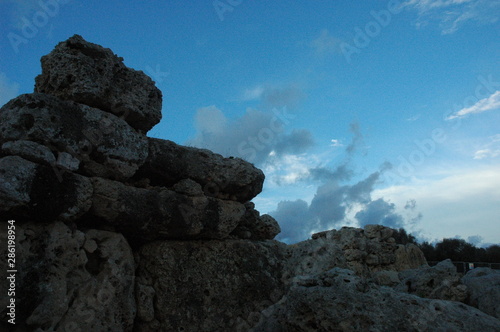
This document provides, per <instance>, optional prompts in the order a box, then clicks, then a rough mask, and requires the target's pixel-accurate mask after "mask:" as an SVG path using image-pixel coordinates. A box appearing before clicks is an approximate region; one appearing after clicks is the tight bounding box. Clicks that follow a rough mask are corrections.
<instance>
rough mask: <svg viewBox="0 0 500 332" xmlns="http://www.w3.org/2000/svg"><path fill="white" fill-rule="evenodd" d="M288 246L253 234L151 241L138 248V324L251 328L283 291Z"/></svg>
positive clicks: (194, 328)
mask: <svg viewBox="0 0 500 332" xmlns="http://www.w3.org/2000/svg"><path fill="white" fill-rule="evenodd" d="M284 246H285V245H284V244H283V243H280V242H276V241H262V242H260V241H259V242H256V241H247V240H225V241H218V240H212V241H182V242H181V241H162V242H154V243H150V244H147V245H145V246H144V247H142V248H141V249H140V251H139V254H138V256H139V268H138V270H137V271H138V274H137V277H136V280H137V286H136V289H137V290H138V291H141V294H140V295H138V296H137V297H139V298H142V300H141V301H139V302H138V312H141V315H139V316H138V321H137V323H136V328H138V329H137V330H138V331H155V330H161V331H248V329H249V328H250V327H251V326H253V325H254V324H255V323H256V322H257V320H258V319H259V312H260V311H262V310H263V309H265V308H267V307H269V306H270V305H271V304H273V303H275V302H277V301H278V300H279V299H280V298H281V297H282V295H283V291H284V288H283V284H282V282H281V274H282V268H283V250H284ZM151 288H153V289H154V295H153V292H152V291H151ZM143 306H147V308H144V307H143ZM151 306H153V307H151ZM153 313H154V319H152V315H153Z"/></svg>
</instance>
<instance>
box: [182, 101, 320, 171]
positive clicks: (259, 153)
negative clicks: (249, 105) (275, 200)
mask: <svg viewBox="0 0 500 332" xmlns="http://www.w3.org/2000/svg"><path fill="white" fill-rule="evenodd" d="M292 118H293V115H291V114H289V113H288V112H287V110H286V108H282V109H280V110H278V109H273V110H272V111H259V110H255V109H247V111H246V112H245V113H244V114H243V115H242V116H241V117H240V118H238V119H235V120H229V119H228V118H227V117H226V116H225V115H224V113H223V112H222V111H221V110H219V109H217V108H216V107H215V106H209V107H203V108H200V109H199V110H198V111H197V113H196V116H195V124H196V135H195V137H194V138H192V139H190V140H189V141H188V142H187V143H186V144H187V145H191V146H196V147H200V148H206V149H210V150H212V151H214V152H217V153H220V154H222V155H223V156H226V157H228V156H233V157H240V158H242V159H245V160H247V161H249V162H252V163H254V164H259V165H262V164H264V162H265V161H266V160H267V159H268V158H270V157H274V161H276V158H278V159H279V158H281V157H283V156H285V155H289V154H292V155H293V154H301V153H304V152H305V151H307V149H309V148H310V147H311V146H313V144H314V141H313V137H312V134H311V133H310V132H309V131H308V130H305V129H294V130H292V131H291V132H287V131H286V130H285V126H286V125H288V124H289V123H290V121H291V119H292Z"/></svg>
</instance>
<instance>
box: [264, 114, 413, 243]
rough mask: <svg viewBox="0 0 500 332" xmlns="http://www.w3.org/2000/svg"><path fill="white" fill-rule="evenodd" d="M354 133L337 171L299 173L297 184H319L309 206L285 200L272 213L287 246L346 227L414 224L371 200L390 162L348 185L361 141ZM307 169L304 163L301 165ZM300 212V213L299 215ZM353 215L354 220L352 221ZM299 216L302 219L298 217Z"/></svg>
mask: <svg viewBox="0 0 500 332" xmlns="http://www.w3.org/2000/svg"><path fill="white" fill-rule="evenodd" d="M351 131H352V133H353V137H352V140H351V142H350V144H349V145H348V146H347V147H346V148H345V152H346V160H345V161H344V162H342V163H340V165H339V166H337V167H336V168H335V169H329V168H327V167H324V166H317V167H311V168H309V169H307V168H305V167H302V168H301V169H300V172H296V173H295V174H296V176H295V177H294V178H293V180H294V181H304V182H306V181H308V182H309V183H310V182H311V181H318V182H319V185H318V187H317V188H316V193H315V194H314V197H313V198H312V199H311V202H310V203H309V204H308V203H307V202H306V201H303V200H297V201H290V200H285V201H282V202H280V203H279V204H278V206H277V209H276V210H274V211H271V212H269V214H270V215H272V216H273V217H274V218H276V220H277V221H278V222H279V223H280V225H281V229H282V234H280V235H278V239H279V240H281V241H284V242H287V243H292V242H297V241H300V240H304V239H306V238H307V237H309V236H310V234H311V233H313V232H317V231H321V230H327V229H332V228H339V227H341V226H345V225H346V224H353V222H354V224H356V223H357V224H358V225H361V226H364V225H366V224H384V225H386V226H390V227H402V226H403V225H404V224H405V223H408V222H413V221H415V220H414V219H408V220H407V218H405V217H403V215H401V214H398V213H397V212H396V206H395V204H393V203H388V202H387V201H385V200H384V199H382V198H378V199H377V200H375V201H373V200H372V195H371V194H372V192H373V191H374V188H375V186H376V184H377V183H378V182H379V180H380V177H381V175H382V174H383V173H384V172H385V171H387V170H388V169H390V168H391V165H390V164H389V163H384V164H382V165H381V167H380V169H379V170H378V171H376V172H373V173H371V174H370V175H368V176H366V177H365V178H362V179H361V180H358V181H357V182H354V183H348V181H351V180H352V178H353V176H354V171H353V170H352V169H351V167H350V166H349V163H350V160H351V156H352V154H353V152H354V151H356V150H357V147H358V145H359V144H361V141H362V135H361V131H360V129H359V126H358V125H355V124H353V125H352V126H351ZM302 166H304V164H302ZM406 205H407V209H408V210H412V211H413V210H414V209H415V205H416V202H407V204H406ZM298 210H300V213H299V212H297V211H298ZM351 215H353V216H354V218H355V220H350V217H349V216H351ZM298 216H300V217H298Z"/></svg>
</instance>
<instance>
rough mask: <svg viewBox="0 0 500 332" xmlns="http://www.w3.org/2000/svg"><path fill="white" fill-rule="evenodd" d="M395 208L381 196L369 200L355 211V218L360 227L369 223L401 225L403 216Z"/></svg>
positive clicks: (395, 226)
mask: <svg viewBox="0 0 500 332" xmlns="http://www.w3.org/2000/svg"><path fill="white" fill-rule="evenodd" d="M395 210H396V205H394V203H388V202H386V201H385V200H384V199H383V198H379V199H377V200H375V201H371V202H369V203H368V204H367V205H366V207H365V208H364V209H363V210H361V211H359V212H358V213H356V215H355V218H356V219H357V220H358V221H359V225H360V226H361V227H364V226H366V225H369V224H379V225H384V226H387V227H392V228H400V227H403V226H404V220H403V217H402V216H401V215H400V214H398V213H396V212H395Z"/></svg>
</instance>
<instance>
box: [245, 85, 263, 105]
mask: <svg viewBox="0 0 500 332" xmlns="http://www.w3.org/2000/svg"><path fill="white" fill-rule="evenodd" d="M263 93H264V87H263V86H261V85H259V86H256V87H254V88H251V89H246V90H245V91H244V92H243V98H242V99H243V101H249V100H258V99H260V98H261V97H262V94H263Z"/></svg>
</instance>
